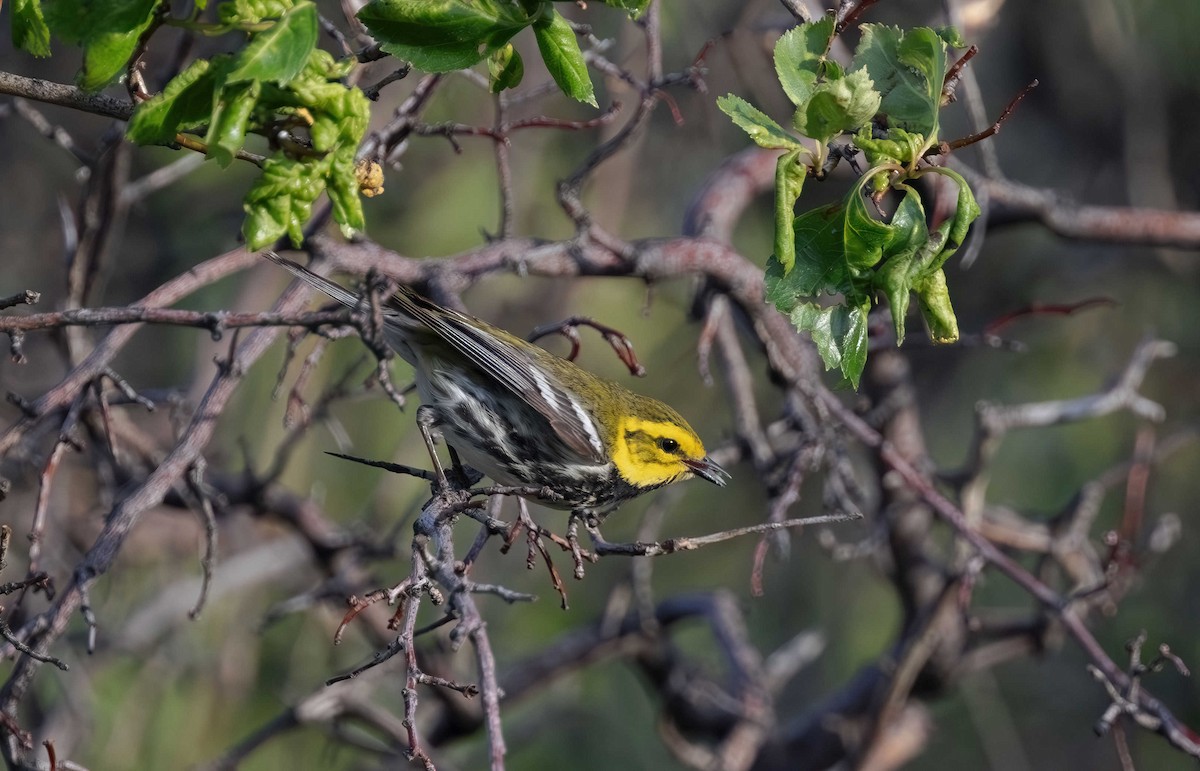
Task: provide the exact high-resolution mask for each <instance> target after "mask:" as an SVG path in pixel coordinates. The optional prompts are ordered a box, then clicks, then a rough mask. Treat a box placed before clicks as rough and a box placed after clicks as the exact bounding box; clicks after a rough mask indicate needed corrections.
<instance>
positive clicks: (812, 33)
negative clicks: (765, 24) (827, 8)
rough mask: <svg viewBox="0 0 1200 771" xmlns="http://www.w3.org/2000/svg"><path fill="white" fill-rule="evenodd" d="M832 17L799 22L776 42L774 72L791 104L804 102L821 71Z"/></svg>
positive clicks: (829, 35)
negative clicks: (798, 24) (799, 23)
mask: <svg viewBox="0 0 1200 771" xmlns="http://www.w3.org/2000/svg"><path fill="white" fill-rule="evenodd" d="M833 24H834V19H833V17H832V16H823V17H822V18H821V19H819V20H818V21H814V22H811V23H808V24H801V25H800V26H798V27H795V28H793V29H790V30H788V31H787V32H785V33H783V34H782V35H781V36H780V37H779V40H778V42H776V43H775V57H774V58H775V74H776V75H777V76H778V77H779V84H780V85H781V86H783V91H784V93H785V94H787V96H788V99H790V100H792V104H794V105H796V106H797V107H801V106H803V105H805V104H807V102H808V100H809V97H811V96H812V93H813V89H814V88H815V87H816V83H817V79H818V78H819V77H820V76H821V75H822V74H823V71H824V67H823V63H824V62H825V56H826V54H827V53H828V51H829V41H830V40H831V39H832V38H833Z"/></svg>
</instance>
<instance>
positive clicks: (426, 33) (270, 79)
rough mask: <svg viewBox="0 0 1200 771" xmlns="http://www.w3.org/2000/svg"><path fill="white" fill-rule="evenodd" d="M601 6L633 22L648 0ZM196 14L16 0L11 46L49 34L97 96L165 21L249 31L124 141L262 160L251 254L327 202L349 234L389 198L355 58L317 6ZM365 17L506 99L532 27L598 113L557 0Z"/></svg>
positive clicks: (250, 203)
mask: <svg viewBox="0 0 1200 771" xmlns="http://www.w3.org/2000/svg"><path fill="white" fill-rule="evenodd" d="M605 4H607V5H610V6H613V7H615V8H619V9H622V10H625V11H628V12H629V13H631V14H634V15H636V14H638V13H640V12H642V11H643V10H645V8H646V6H647V5H648V4H649V0H605ZM193 5H194V13H193V15H192V16H191V17H190V18H187V19H180V18H175V17H172V16H171V15H170V14H171V8H170V3H168V2H165V1H164V0H106V2H95V1H94V0H11V4H10V8H11V17H12V36H13V41H14V43H15V44H16V45H17V46H18V47H19V48H22V49H24V50H26V51H28V52H30V53H32V54H34V55H35V56H49V55H50V52H51V39H52V38H57V39H59V40H61V41H62V42H65V43H68V44H70V45H73V46H78V47H80V48H82V49H83V66H82V68H81V70H80V74H79V83H80V85H81V86H82V87H83V88H85V89H87V90H92V91H94V90H98V89H100V88H103V87H105V86H107V85H109V84H110V83H112V82H113V81H114V80H116V79H117V78H119V77H120V76H121V75H122V74H123V73H125V71H126V69H127V68H128V67H129V66H130V60H131V59H133V58H134V57H135V56H136V55H137V53H138V51H139V49H140V48H142V47H143V46H144V45H145V44H146V42H147V40H148V38H149V36H150V35H151V34H152V33H153V31H154V29H156V28H157V27H158V26H159V25H161V24H168V25H173V26H179V27H185V28H187V29H191V30H193V31H196V32H200V33H203V34H206V35H222V34H228V33H234V34H242V35H245V37H246V41H247V42H246V44H245V45H244V46H243V47H241V48H240V49H239V50H237V51H236V52H234V53H229V54H221V55H218V56H214V57H212V58H211V59H199V60H196V61H194V62H192V63H191V64H190V65H189V66H188V67H187V68H185V69H184V70H183V71H182V72H180V73H179V74H178V75H177V76H176V77H174V78H173V79H172V80H171V81H170V82H169V83H167V84H166V86H165V87H164V88H163V90H162V91H161V92H160V93H158V94H156V95H154V96H153V97H151V98H149V99H147V100H146V101H144V102H142V103H140V104H139V105H138V106H137V109H136V110H135V111H134V114H133V117H132V119H131V120H130V122H129V126H128V130H127V136H128V138H129V139H130V140H132V141H134V142H137V143H139V144H166V145H174V144H177V143H178V142H182V141H183V140H184V137H183V136H182V135H183V134H195V135H197V136H202V137H203V139H204V150H205V151H206V153H207V155H208V157H210V158H213V159H215V160H216V161H217V163H219V164H220V165H221V166H228V165H229V164H230V163H231V162H232V161H233V160H234V158H236V157H238V156H239V155H242V157H246V158H248V159H253V160H256V162H259V165H261V166H262V170H263V173H262V175H261V176H260V177H259V178H258V179H257V180H256V181H255V182H254V184H253V185H252V187H251V189H250V190H249V191H248V192H247V194H246V197H245V200H244V204H243V206H244V209H245V212H246V219H245V221H244V224H243V229H242V230H243V235H244V236H245V239H246V243H247V245H248V246H249V247H250V248H251V249H258V248H261V247H264V246H267V245H270V244H272V243H274V242H275V241H276V240H278V239H279V238H281V237H283V236H284V235H286V236H288V237H289V238H290V239H291V240H292V242H293V243H295V244H297V245H298V244H299V242H300V240H301V239H302V237H303V227H304V225H305V223H306V222H307V221H308V219H309V218H310V216H311V213H312V207H313V204H314V202H315V201H316V200H317V199H318V198H319V197H320V196H321V194H322V193H325V194H327V195H328V196H329V199H330V202H331V203H332V205H333V216H334V219H335V220H336V221H337V222H338V223H339V224H340V225H341V228H342V230H343V232H344V233H345V234H346V235H347V236H350V235H352V234H353V233H355V232H357V231H360V230H362V229H363V227H364V224H365V223H364V216H363V209H362V201H361V198H360V195H374V194H377V193H379V192H382V185H381V184H380V180H379V179H378V177H379V176H380V175H379V167H378V164H374V165H372V164H371V163H369V162H367V161H356V153H357V151H358V147H359V145H360V144H361V142H362V138H363V136H364V135H365V133H366V130H367V124H368V119H369V102H368V100H367V98H366V96H365V95H364V93H363V91H362V90H361V89H360V88H357V87H351V86H348V85H346V84H345V83H344V82H342V81H343V80H344V79H345V78H346V76H347V75H348V74H349V73H350V71H351V69H352V68H353V67H354V66H355V64H356V62H355V60H354V58H353V57H348V58H346V59H342V60H336V59H335V58H334V57H333V56H332V55H330V54H329V53H328V52H326V51H324V50H322V49H320V48H318V46H317V44H318V33H319V29H320V24H319V22H320V20H319V17H318V12H317V6H316V4H315V3H314V2H313V0H225V1H224V2H221V3H219V4H218V5H216V7H215V15H216V18H217V19H218V21H216V22H203V21H200V19H201V17H202V15H204V12H205V11H206V9H207V7H208V2H207V0H195V2H194V4H193ZM358 17H359V19H360V20H361V21H362V22H363V23H364V24H365V25H366V26H367V28H368V29H369V30H370V31H371V33H372V34H373V35H375V36H376V38H377V40H378V41H379V43H380V46H381V48H382V49H383V50H384V51H385V52H387V53H390V54H393V55H395V56H397V57H400V58H403V59H405V60H407V61H409V62H411V63H412V64H413V65H415V66H416V67H418V68H421V69H425V70H428V71H430V72H445V71H448V70H453V69H460V68H464V67H470V66H473V65H475V64H477V63H479V62H483V61H486V63H487V67H488V72H489V74H490V76H491V82H492V87H493V90H495V91H497V92H499V91H501V90H503V89H506V88H513V87H514V86H516V85H518V84H519V83H520V82H521V79H522V77H523V75H524V64H523V62H522V61H521V57H520V55H519V54H518V53H517V51H516V49H515V48H514V47H513V46H512V43H511V42H510V41H511V39H512V38H513V36H515V35H516V34H517V33H518V32H520V31H521V30H522V29H525V28H526V27H529V28H530V29H532V31H533V35H534V38H535V40H536V41H537V45H538V50H539V52H540V53H541V55H542V58H543V59H544V60H545V63H546V66H547V69H548V70H549V72H550V74H551V76H553V78H554V80H555V82H556V83H557V84H558V85H559V86H560V87H561V88H562V90H563V91H564V92H565V93H566V94H567V95H569V96H571V97H573V98H575V99H577V100H579V101H581V102H586V103H588V104H591V105H593V106H595V105H596V97H595V92H594V90H593V87H592V82H591V80H590V78H589V77H588V72H587V66H586V63H585V61H584V57H583V53H582V52H581V51H580V48H579V44H578V42H577V40H576V36H575V31H574V29H573V28H572V26H571V25H570V23H569V22H568V21H567V20H566V19H565V18H564V17H563V16H562V15H561V14H559V13H558V12H557V11H556V10H555V8H554V3H553V2H549V0H372V2H369V3H367V4H366V5H365V6H364V7H363V8H362V9H361V10H360V12H359V14H358ZM251 134H259V135H262V136H264V137H266V138H267V139H268V140H269V142H270V146H271V150H272V152H271V155H270V156H269V157H267V158H266V159H265V160H262V159H258V158H257V157H256V156H250V155H245V154H244V153H243V147H244V145H245V142H246V138H247V137H248V136H249V135H251Z"/></svg>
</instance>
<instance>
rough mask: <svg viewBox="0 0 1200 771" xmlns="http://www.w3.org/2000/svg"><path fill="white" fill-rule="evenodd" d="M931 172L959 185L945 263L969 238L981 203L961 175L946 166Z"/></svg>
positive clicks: (948, 233) (947, 235)
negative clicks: (969, 231)
mask: <svg viewBox="0 0 1200 771" xmlns="http://www.w3.org/2000/svg"><path fill="white" fill-rule="evenodd" d="M929 171H930V172H932V173H934V174H941V175H943V176H946V177H950V178H951V179H953V180H954V181H955V182H956V183H958V202H957V205H956V207H955V210H954V219H953V220H951V223H950V229H949V231H948V232H947V233H946V248H945V250H943V255H944V256H943V257H942V262H945V261H946V258H947V257H949V256H950V255H952V254H954V252H955V251H956V250H957V249H958V247H960V246H962V242H963V241H965V240H966V238H967V231H968V230H969V229H970V228H971V223H972V222H974V221H975V220H976V219H977V218H978V217H979V215H980V213H981V210H980V208H979V203H978V202H977V201H976V200H975V194H974V193H972V192H971V186H970V185H968V184H967V181H966V180H965V179H963V177H962V175H961V174H959V173H958V172H957V171H955V170H954V169H948V168H946V167H944V166H933V167H930V169H929ZM938 267H941V263H939V264H938Z"/></svg>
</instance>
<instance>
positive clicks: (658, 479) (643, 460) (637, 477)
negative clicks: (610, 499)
mask: <svg viewBox="0 0 1200 771" xmlns="http://www.w3.org/2000/svg"><path fill="white" fill-rule="evenodd" d="M640 450H641V448H635V447H630V445H629V443H628V442H626V441H624V440H623V439H618V440H617V444H616V447H614V448H613V455H612V462H613V465H614V466H615V467H616V469H617V473H618V474H620V475H621V477H622V478H623V479H624V480H625V481H626V482H628V483H629V484H631V485H633V486H634V487H657V486H659V485H664V484H667V483H668V482H673V481H675V480H676V479H678V478H679V477H680V476H681V475H682V474H683V473H684V472H685V471H686V470H687V469H686V467H685V466H684V465H683V464H682V463H678V462H671V463H664V462H663V461H662V460H661V459H659V458H658V457H655V453H653V452H652V451H645V452H643V451H640Z"/></svg>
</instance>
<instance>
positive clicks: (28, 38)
mask: <svg viewBox="0 0 1200 771" xmlns="http://www.w3.org/2000/svg"><path fill="white" fill-rule="evenodd" d="M9 12H10V13H12V41H13V45H15V46H16V47H17V48H20V49H22V50H24V51H28V52H29V53H31V54H33V55H34V56H49V55H50V28H49V27H47V26H46V19H45V17H43V16H42V3H41V0H12V4H11V5H10V6H9Z"/></svg>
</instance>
